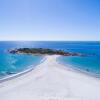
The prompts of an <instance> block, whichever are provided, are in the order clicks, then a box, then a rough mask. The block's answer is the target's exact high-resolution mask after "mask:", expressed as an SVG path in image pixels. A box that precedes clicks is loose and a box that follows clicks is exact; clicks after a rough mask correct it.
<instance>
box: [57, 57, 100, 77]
mask: <svg viewBox="0 0 100 100" xmlns="http://www.w3.org/2000/svg"><path fill="white" fill-rule="evenodd" d="M59 61H60V62H62V63H64V64H65V65H67V64H69V65H71V66H70V67H73V68H75V69H80V70H81V71H82V70H83V71H86V72H90V73H92V74H93V75H98V76H99V75H100V59H98V58H95V57H90V56H86V57H77V56H76V57H60V58H59Z"/></svg>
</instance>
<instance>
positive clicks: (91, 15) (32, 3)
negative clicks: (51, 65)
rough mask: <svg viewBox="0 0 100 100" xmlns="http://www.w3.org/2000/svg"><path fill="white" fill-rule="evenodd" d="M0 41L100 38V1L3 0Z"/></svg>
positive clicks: (0, 2)
mask: <svg viewBox="0 0 100 100" xmlns="http://www.w3.org/2000/svg"><path fill="white" fill-rule="evenodd" d="M0 40H66V41H67V40H73V41H74V40H82V41H83V40H94V41H98V40H99V41H100V0H0Z"/></svg>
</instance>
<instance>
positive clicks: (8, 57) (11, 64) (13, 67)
mask: <svg viewBox="0 0 100 100" xmlns="http://www.w3.org/2000/svg"><path fill="white" fill-rule="evenodd" d="M23 47H24V48H25V47H29V48H32V47H33V48H51V49H62V50H65V51H69V52H79V53H83V54H85V56H83V57H78V56H74V57H72V56H70V57H64V56H61V57H59V58H58V60H59V62H61V63H64V64H66V65H67V64H70V65H72V66H73V67H74V68H76V69H81V70H83V71H87V72H91V73H93V74H96V75H97V74H98V75H99V74H100V42H96V41H95V42H93V41H91V42H89V41H85V42H82V41H52V42H50V41H1V42H0V78H2V77H5V76H7V75H9V74H12V73H18V72H21V71H23V70H26V69H28V68H30V66H31V65H34V67H35V65H36V64H38V63H40V61H41V60H42V59H43V56H34V55H28V54H9V53H8V52H7V50H9V49H11V48H23Z"/></svg>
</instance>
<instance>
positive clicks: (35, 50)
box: [8, 48, 83, 56]
mask: <svg viewBox="0 0 100 100" xmlns="http://www.w3.org/2000/svg"><path fill="white" fill-rule="evenodd" d="M8 51H9V53H12V54H17V53H24V54H37V55H38V54H42V55H46V54H47V55H62V56H83V54H81V53H73V52H66V51H64V50H55V49H48V48H17V49H10V50H8Z"/></svg>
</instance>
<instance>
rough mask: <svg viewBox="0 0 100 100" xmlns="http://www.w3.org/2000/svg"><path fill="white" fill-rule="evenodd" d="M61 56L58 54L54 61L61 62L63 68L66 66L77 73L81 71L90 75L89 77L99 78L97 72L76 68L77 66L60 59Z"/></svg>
mask: <svg viewBox="0 0 100 100" xmlns="http://www.w3.org/2000/svg"><path fill="white" fill-rule="evenodd" d="M60 57H62V56H59V57H58V58H57V59H56V61H57V62H58V63H59V64H61V65H64V66H65V68H68V69H69V70H72V71H76V72H78V73H82V74H85V75H88V76H91V77H94V78H98V79H100V75H99V74H94V73H92V72H89V71H86V70H84V69H83V70H82V69H81V68H78V67H74V65H71V64H69V63H64V62H63V61H61V60H60V59H59V58H60Z"/></svg>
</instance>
